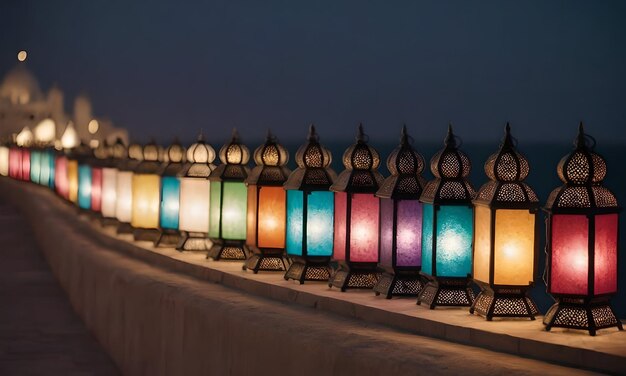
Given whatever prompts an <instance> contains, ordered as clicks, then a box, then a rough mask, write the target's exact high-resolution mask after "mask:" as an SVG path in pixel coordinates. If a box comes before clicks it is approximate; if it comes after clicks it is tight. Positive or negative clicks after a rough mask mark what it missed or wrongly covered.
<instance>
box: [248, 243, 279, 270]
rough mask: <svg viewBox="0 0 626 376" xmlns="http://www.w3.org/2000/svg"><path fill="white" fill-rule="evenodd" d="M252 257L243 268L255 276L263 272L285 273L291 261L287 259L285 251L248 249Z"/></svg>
mask: <svg viewBox="0 0 626 376" xmlns="http://www.w3.org/2000/svg"><path fill="white" fill-rule="evenodd" d="M246 248H248V252H246V253H248V254H249V255H250V256H249V257H248V258H247V259H246V262H245V263H244V264H243V266H242V267H241V268H242V269H243V270H248V269H250V270H252V271H253V272H254V274H257V273H258V272H259V271H262V272H284V271H286V270H287V265H289V261H288V260H287V259H286V258H285V251H284V250H283V249H275V248H274V249H259V248H256V247H246Z"/></svg>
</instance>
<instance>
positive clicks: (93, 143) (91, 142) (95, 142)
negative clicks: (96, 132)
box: [89, 140, 100, 149]
mask: <svg viewBox="0 0 626 376" xmlns="http://www.w3.org/2000/svg"><path fill="white" fill-rule="evenodd" d="M99 145H100V141H98V140H89V147H90V148H92V149H95V148H97V147H98V146H99Z"/></svg>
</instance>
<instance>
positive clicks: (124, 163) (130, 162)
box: [115, 143, 143, 234]
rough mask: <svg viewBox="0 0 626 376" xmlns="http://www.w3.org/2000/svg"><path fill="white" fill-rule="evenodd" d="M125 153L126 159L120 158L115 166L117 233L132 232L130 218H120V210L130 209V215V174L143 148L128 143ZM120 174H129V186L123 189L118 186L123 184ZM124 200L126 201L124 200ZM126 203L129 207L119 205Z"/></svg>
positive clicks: (131, 192)
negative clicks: (124, 194) (125, 195)
mask: <svg viewBox="0 0 626 376" xmlns="http://www.w3.org/2000/svg"><path fill="white" fill-rule="evenodd" d="M127 153H128V157H127V158H126V159H122V160H120V163H119V165H118V167H117V170H118V173H117V182H116V183H117V189H116V209H115V211H116V217H117V220H118V226H117V233H118V234H133V227H132V226H131V224H130V218H129V220H128V221H124V220H121V219H120V210H126V209H128V211H131V215H130V217H132V207H133V202H132V196H133V185H132V181H133V178H132V174H133V173H134V171H135V169H136V168H137V166H138V165H139V164H140V163H141V160H142V158H143V148H142V147H141V145H139V144H136V143H133V144H130V145H129V146H128V149H127ZM121 174H125V175H126V174H130V186H129V187H122V188H123V189H124V191H122V192H121V191H120V189H119V188H120V186H121V185H122V184H123V182H122V181H121V179H120V178H121ZM120 193H128V195H129V196H130V197H123V196H122V195H120ZM120 198H122V199H124V198H126V199H127V200H120ZM124 201H126V202H124ZM125 204H128V205H129V206H130V208H124V207H121V206H120V205H125ZM122 216H123V217H125V215H122Z"/></svg>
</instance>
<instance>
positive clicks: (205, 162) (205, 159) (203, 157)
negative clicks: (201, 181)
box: [183, 132, 215, 179]
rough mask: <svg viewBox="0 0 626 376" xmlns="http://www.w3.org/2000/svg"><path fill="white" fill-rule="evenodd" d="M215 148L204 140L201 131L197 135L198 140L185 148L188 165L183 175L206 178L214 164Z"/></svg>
mask: <svg viewBox="0 0 626 376" xmlns="http://www.w3.org/2000/svg"><path fill="white" fill-rule="evenodd" d="M214 160H215V150H214V149H213V147H212V146H211V145H209V144H207V143H206V142H205V141H204V136H203V135H202V132H200V134H199V135H198V140H197V141H196V142H195V143H194V144H192V145H191V146H190V147H189V148H188V149H187V161H188V162H189V165H188V166H187V169H186V171H184V173H183V175H184V176H187V177H193V178H205V179H206V178H208V177H209V175H210V174H211V172H212V171H213V170H215V165H214V164H213V161H214Z"/></svg>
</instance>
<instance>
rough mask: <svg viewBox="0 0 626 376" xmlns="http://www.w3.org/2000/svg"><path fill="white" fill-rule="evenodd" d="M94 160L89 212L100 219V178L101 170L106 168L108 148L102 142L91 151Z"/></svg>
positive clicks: (101, 176)
mask: <svg viewBox="0 0 626 376" xmlns="http://www.w3.org/2000/svg"><path fill="white" fill-rule="evenodd" d="M93 154H94V157H95V159H93V160H92V163H91V211H92V212H93V213H94V214H95V215H97V216H98V217H99V218H102V178H103V169H104V167H105V166H107V164H108V163H107V160H108V158H109V156H110V155H109V154H110V147H109V145H108V144H107V143H106V141H105V142H102V143H100V144H99V145H98V147H96V148H95V149H94V151H93Z"/></svg>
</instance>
